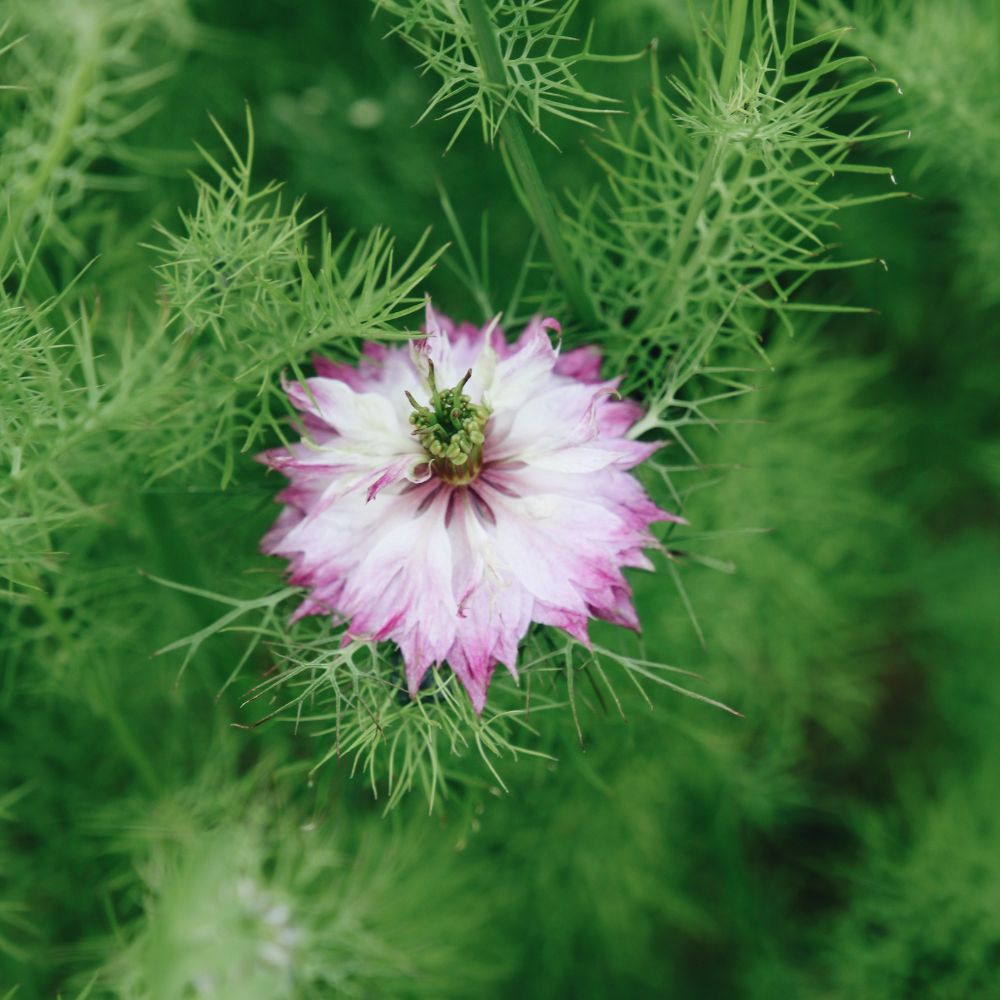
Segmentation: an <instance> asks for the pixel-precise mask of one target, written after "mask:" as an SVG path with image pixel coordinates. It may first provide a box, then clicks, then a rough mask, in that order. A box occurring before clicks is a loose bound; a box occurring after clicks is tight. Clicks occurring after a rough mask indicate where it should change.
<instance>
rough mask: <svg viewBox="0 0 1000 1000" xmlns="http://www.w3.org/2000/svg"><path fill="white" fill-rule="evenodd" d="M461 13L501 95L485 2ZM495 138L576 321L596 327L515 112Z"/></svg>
mask: <svg viewBox="0 0 1000 1000" xmlns="http://www.w3.org/2000/svg"><path fill="white" fill-rule="evenodd" d="M464 5H465V10H466V12H467V14H468V16H469V23H470V24H471V25H472V34H473V38H474V40H475V48H476V55H477V56H478V59H479V65H480V68H481V69H482V71H483V75H484V76H485V78H486V82H487V84H488V85H489V86H490V88H491V89H493V90H496V91H499V92H500V93H501V95H502V96H506V93H507V90H508V83H507V71H506V70H505V69H504V64H503V56H502V55H501V54H500V43H499V41H498V40H497V36H496V31H495V30H494V27H493V20H492V17H491V16H490V12H489V10H488V8H487V6H486V2H485V0H464ZM500 135H501V137H502V139H503V141H504V144H505V145H506V147H507V153H508V156H509V162H510V165H511V169H512V170H513V173H514V174H515V175H516V176H512V177H511V181H512V182H513V183H514V187H515V189H517V188H520V190H521V191H522V192H523V194H524V200H525V201H526V202H527V208H528V211H529V212H530V214H531V216H532V219H533V220H534V223H535V225H536V226H537V227H538V231H539V233H541V236H542V240H543V241H544V243H545V247H546V249H547V250H548V252H549V257H550V258H551V259H552V266H553V267H554V268H555V272H556V275H557V276H558V278H559V281H560V283H561V284H562V286H563V290H564V291H565V292H566V297H567V299H568V300H569V304H570V307H571V308H572V309H573V311H574V312H575V313H576V315H577V317H578V318H579V319H580V320H581V321H582V322H584V323H586V324H588V325H594V324H596V323H597V313H596V311H595V309H594V304H593V302H592V301H591V299H590V296H589V295H588V293H587V289H586V288H585V287H584V284H583V282H582V280H581V279H580V275H579V272H578V271H577V269H576V267H575V266H574V264H573V260H572V258H571V257H570V254H569V250H568V248H567V246H566V243H565V241H564V240H563V238H562V233H561V232H560V229H559V221H558V219H557V218H556V213H555V209H554V208H553V206H552V200H551V199H550V198H549V194H548V192H547V191H546V189H545V183H544V181H543V180H542V175H541V171H540V170H539V169H538V164H537V163H536V162H535V158H534V157H533V156H532V155H531V148H530V147H529V145H528V140H527V137H526V136H525V134H524V129H523V128H522V127H521V123H520V121H518V119H517V117H516V115H515V114H513V113H511V112H510V111H509V110H508V111H507V112H505V113H504V115H503V118H502V119H501V121H500Z"/></svg>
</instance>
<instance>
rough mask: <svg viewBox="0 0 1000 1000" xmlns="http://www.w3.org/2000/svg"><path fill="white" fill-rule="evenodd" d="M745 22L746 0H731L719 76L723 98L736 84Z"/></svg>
mask: <svg viewBox="0 0 1000 1000" xmlns="http://www.w3.org/2000/svg"><path fill="white" fill-rule="evenodd" d="M746 20H747V0H732V6H731V7H730V8H729V27H728V28H727V29H726V51H725V54H724V55H723V57H722V72H721V73H720V74H719V91H720V93H721V94H722V96H723V97H725V96H726V95H727V94H728V93H729V91H730V90H732V89H733V84H734V83H735V82H736V70H737V68H738V67H739V65H740V52H741V51H742V50H743V30H744V28H745V26H746Z"/></svg>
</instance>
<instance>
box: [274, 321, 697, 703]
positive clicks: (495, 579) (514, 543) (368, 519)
mask: <svg viewBox="0 0 1000 1000" xmlns="http://www.w3.org/2000/svg"><path fill="white" fill-rule="evenodd" d="M558 329H559V326H558V324H557V323H556V321H555V320H552V319H540V318H535V319H534V320H532V321H531V322H530V323H529V324H528V326H527V327H526V329H525V330H524V332H523V333H522V334H521V336H520V338H519V339H518V340H517V342H516V343H514V344H509V343H508V342H507V340H506V339H505V337H504V335H503V332H502V330H501V329H500V327H499V325H498V322H497V320H493V321H492V322H491V323H489V324H487V325H486V326H485V327H482V328H477V327H474V326H471V325H468V324H461V325H456V324H454V323H452V322H451V321H450V320H449V319H447V318H446V317H444V316H442V315H440V314H439V313H437V312H435V311H434V310H433V309H432V308H431V307H430V306H428V310H427V323H426V328H425V335H424V337H423V338H422V339H420V340H417V341H414V342H412V344H411V345H410V346H409V347H394V348H390V347H383V346H380V345H376V344H368V345H366V346H365V349H364V356H363V358H362V360H361V362H360V364H359V365H358V366H357V367H353V366H350V365H346V364H336V363H333V362H330V361H327V360H325V359H322V358H317V359H315V366H316V372H317V375H316V377H314V378H311V379H307V380H306V382H305V384H300V383H296V382H290V383H287V384H286V387H285V388H286V391H287V392H288V395H289V397H290V399H291V401H292V403H293V404H294V405H295V406H296V407H297V408H298V409H299V410H300V411H301V412H302V415H303V423H304V425H305V427H306V430H307V431H308V436H307V439H306V440H304V441H302V442H298V443H295V444H292V445H290V446H288V447H287V448H282V449H276V450H274V451H271V452H268V453H266V454H265V455H263V456H262V460H263V461H264V462H265V463H266V464H268V465H270V466H272V467H273V468H275V469H278V470H280V471H281V472H283V473H284V474H285V475H286V476H287V477H288V478H289V480H290V484H289V486H288V487H287V488H286V489H285V490H284V491H283V492H282V493H281V494H280V495H279V500H280V501H281V502H283V503H284V504H285V509H284V510H283V512H282V514H281V516H280V517H279V519H278V521H277V523H276V524H275V526H274V528H273V529H272V530H271V532H270V533H269V534H268V535H267V536H266V538H265V539H264V550H265V551H266V552H269V553H272V554H275V555H280V556H285V557H287V558H288V559H290V561H291V565H290V576H291V580H292V582H293V583H295V584H298V585H300V586H302V587H305V588H307V589H308V591H309V593H308V594H307V596H306V598H305V601H304V602H303V604H302V605H301V607H300V608H299V610H298V611H297V612H296V615H297V616H301V615H305V614H326V615H331V616H333V617H334V618H335V619H336V620H337V621H345V622H347V632H346V636H347V637H348V638H351V637H356V638H361V639H366V640H371V641H381V640H391V641H393V642H395V643H396V644H397V645H398V646H399V649H400V652H401V654H402V657H403V661H404V663H405V665H406V676H407V683H408V687H409V690H410V693H411V695H413V696H416V693H417V691H418V690H419V687H420V683H421V681H422V679H423V677H424V675H425V674H426V672H427V670H428V669H430V668H431V667H432V666H439V665H442V664H448V665H449V666H450V667H451V668H452V670H454V671H455V673H456V674H457V675H458V677H459V679H460V680H461V682H462V684H463V685H464V686H465V688H466V690H467V691H468V693H469V696H470V698H471V699H472V703H473V705H474V706H475V708H476V710H477V711H482V708H483V705H484V703H485V699H486V691H487V688H488V686H489V682H490V679H491V677H492V675H493V671H494V669H495V667H496V665H497V664H498V663H503V664H504V665H505V666H506V667H507V668H508V669H509V670H510V672H511V673H512V674H514V676H515V677H516V676H517V673H516V669H517V650H518V645H519V643H520V641H521V640H522V639H523V637H524V635H525V633H526V631H527V629H528V627H529V625H530V624H531V623H532V622H538V623H541V624H545V625H552V626H555V627H557V628H561V629H564V630H565V631H566V632H568V633H569V634H570V635H572V636H573V637H574V638H576V639H578V640H579V641H581V642H584V643H586V642H588V638H587V623H588V621H589V620H590V619H591V618H603V619H605V620H607V621H611V622H615V623H617V624H620V625H625V626H628V627H631V628H638V620H637V618H636V615H635V610H634V609H633V607H632V599H631V590H630V588H629V585H628V582H627V581H626V579H625V577H624V575H623V573H622V570H623V569H624V568H625V567H630V566H631V567H639V568H644V569H650V568H651V564H650V563H649V561H648V559H647V558H646V556H645V555H644V554H643V549H644V548H646V547H649V546H652V545H655V544H656V542H655V539H654V538H653V536H652V535H651V534H650V532H649V526H650V524H652V523H653V522H654V521H662V520H675V521H680V520H682V519H681V518H678V517H676V516H674V515H672V514H668V513H666V512H665V511H662V510H660V509H659V508H658V507H657V506H656V505H655V504H654V503H653V502H652V501H651V500H650V499H649V497H647V496H646V494H645V492H644V490H643V489H642V487H641V485H640V484H639V482H638V481H637V480H636V479H635V478H634V477H633V476H632V475H631V473H630V471H629V470H630V469H631V468H632V467H633V466H635V465H638V464H639V463H640V462H642V461H643V460H644V459H645V458H646V457H647V456H648V455H649V454H650V453H651V452H652V451H654V450H655V448H656V445H654V444H647V443H642V442H639V441H635V440H631V439H630V438H629V437H628V431H629V429H630V428H631V427H632V426H633V425H634V424H635V422H636V421H637V420H638V419H639V418H640V417H641V416H642V415H643V410H642V408H641V407H640V406H639V405H638V404H637V403H635V402H633V401H631V400H621V399H619V398H618V397H617V393H616V389H617V386H618V381H617V380H601V378H600V373H599V368H600V354H599V352H598V351H597V350H596V349H594V348H588V347H584V348H579V349H577V350H574V351H569V352H567V353H565V354H561V355H560V353H559V351H558V350H557V349H556V348H555V347H554V346H553V344H552V341H551V340H550V339H549V333H548V331H549V330H553V331H556V332H558Z"/></svg>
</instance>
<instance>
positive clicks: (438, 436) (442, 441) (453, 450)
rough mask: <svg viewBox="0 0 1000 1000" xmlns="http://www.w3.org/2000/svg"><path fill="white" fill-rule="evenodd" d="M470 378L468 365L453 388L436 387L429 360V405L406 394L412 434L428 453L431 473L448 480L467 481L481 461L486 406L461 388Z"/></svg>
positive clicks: (487, 413) (432, 367)
mask: <svg viewBox="0 0 1000 1000" xmlns="http://www.w3.org/2000/svg"><path fill="white" fill-rule="evenodd" d="M470 378H472V369H471V368H470V369H469V371H467V372H466V373H465V375H463V376H462V379H461V381H460V382H459V383H458V385H456V386H455V388H454V389H440V390H439V389H438V387H437V382H436V381H435V378H434V365H433V364H431V365H430V370H429V371H428V374H427V384H428V385H429V386H430V390H431V398H430V406H429V407H428V406H421V405H420V403H418V402H417V401H416V400H415V399H414V398H413V396H411V395H410V393H409V392H407V394H406V398H407V399H408V400H409V401H410V405H411V406H412V407H413V413H411V414H410V423H411V424H413V434H414V436H415V437H416V438H417V440H418V441H419V442H420V443H421V444H422V445H423V446H424V449H425V450H426V452H427V454H428V455H429V456H430V458H431V463H432V465H433V468H434V471H435V473H437V475H438V476H440V477H441V478H442V479H444V480H446V481H447V482H449V483H455V484H462V483H469V482H471V481H472V480H473V479H475V478H476V475H477V474H478V472H479V467H480V466H481V465H482V463H483V441H484V440H485V437H484V434H483V431H484V428H485V427H486V421H487V420H489V418H490V410H489V407H487V406H483V405H482V404H477V403H473V402H472V400H470V399H469V397H468V396H466V395H465V394H464V393H463V392H462V390H463V389H464V388H465V385H466V383H467V382H468V381H469V379H470Z"/></svg>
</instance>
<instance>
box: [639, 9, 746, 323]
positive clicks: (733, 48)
mask: <svg viewBox="0 0 1000 1000" xmlns="http://www.w3.org/2000/svg"><path fill="white" fill-rule="evenodd" d="M746 15H747V0H733V3H732V6H731V7H730V9H729V26H728V29H727V31H726V50H725V53H724V54H723V57H722V72H721V73H720V75H719V90H720V93H721V94H722V95H723V96H725V95H726V94H727V92H728V91H729V90H731V89H732V86H733V82H734V80H735V78H736V70H737V67H738V66H739V64H740V52H741V51H742V49H743V31H744V27H745V24H746ZM723 153H724V140H721V139H716V140H715V141H714V142H713V143H712V145H711V147H710V148H709V150H708V154H707V155H706V157H705V161H704V162H703V163H702V165H701V170H700V171H699V172H698V177H697V179H696V180H695V185H694V189H693V190H692V192H691V198H690V200H689V201H688V207H687V211H686V212H685V213H684V218H683V219H682V220H681V228H680V230H679V231H678V233H677V239H676V240H675V241H674V245H673V247H672V248H671V251H670V256H669V257H668V258H667V263H666V265H665V267H664V269H663V273H662V274H661V275H660V280H659V281H658V282H657V283H656V287H655V288H654V289H653V291H652V292H650V294H649V298H647V299H646V304H645V305H644V306H643V308H642V310H641V311H640V313H639V316H638V317H637V318H636V326H637V328H638V329H640V330H641V329H642V328H643V327H644V326H648V325H649V324H650V323H652V322H653V320H654V319H655V318H656V317H657V316H659V315H660V314H661V313H662V311H663V305H664V302H665V301H666V299H667V297H668V296H669V295H670V293H671V291H672V289H673V286H674V283H675V281H676V279H677V272H678V270H679V269H680V267H681V265H682V263H683V261H684V259H685V257H686V256H687V252H688V248H689V247H688V245H689V243H690V242H691V238H692V237H693V236H694V230H695V226H696V225H697V222H698V216H699V215H701V212H702V209H703V208H704V207H705V201H706V199H707V198H708V192H709V191H710V190H711V187H712V181H713V180H715V176H716V172H717V171H718V169H719V166H720V164H721V163H722V158H723Z"/></svg>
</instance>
